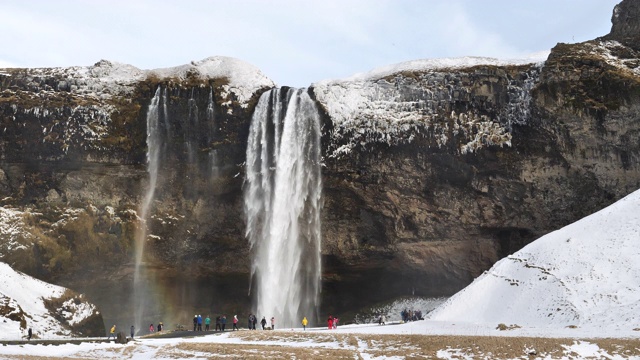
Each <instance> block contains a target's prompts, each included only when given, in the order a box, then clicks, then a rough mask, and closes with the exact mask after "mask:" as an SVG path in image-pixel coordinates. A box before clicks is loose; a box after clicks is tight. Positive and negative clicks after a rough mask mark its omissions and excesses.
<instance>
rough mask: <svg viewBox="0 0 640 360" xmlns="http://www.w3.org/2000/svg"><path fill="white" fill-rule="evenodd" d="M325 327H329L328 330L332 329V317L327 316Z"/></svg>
mask: <svg viewBox="0 0 640 360" xmlns="http://www.w3.org/2000/svg"><path fill="white" fill-rule="evenodd" d="M327 326H328V327H329V330H331V329H333V316H331V315H329V318H328V319H327Z"/></svg>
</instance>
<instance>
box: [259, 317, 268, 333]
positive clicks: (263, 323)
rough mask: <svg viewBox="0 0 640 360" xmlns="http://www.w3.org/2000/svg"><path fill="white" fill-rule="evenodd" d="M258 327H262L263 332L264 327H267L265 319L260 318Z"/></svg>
mask: <svg viewBox="0 0 640 360" xmlns="http://www.w3.org/2000/svg"><path fill="white" fill-rule="evenodd" d="M260 325H262V330H265V326H267V319H265V317H264V316H263V317H262V320H260Z"/></svg>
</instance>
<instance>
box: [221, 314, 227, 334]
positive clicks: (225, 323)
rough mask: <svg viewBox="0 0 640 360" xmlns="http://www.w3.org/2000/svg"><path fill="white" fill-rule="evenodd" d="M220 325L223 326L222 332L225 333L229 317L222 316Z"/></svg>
mask: <svg viewBox="0 0 640 360" xmlns="http://www.w3.org/2000/svg"><path fill="white" fill-rule="evenodd" d="M220 324H221V325H222V331H224V328H225V327H227V315H222V318H221V319H220Z"/></svg>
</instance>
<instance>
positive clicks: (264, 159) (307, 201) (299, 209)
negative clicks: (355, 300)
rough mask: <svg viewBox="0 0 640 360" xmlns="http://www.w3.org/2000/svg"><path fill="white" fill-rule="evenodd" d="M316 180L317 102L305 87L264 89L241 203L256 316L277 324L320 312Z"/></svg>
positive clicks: (318, 180)
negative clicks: (244, 217)
mask: <svg viewBox="0 0 640 360" xmlns="http://www.w3.org/2000/svg"><path fill="white" fill-rule="evenodd" d="M321 182H322V180H321V168H320V119H319V115H318V110H317V108H316V105H315V103H314V101H313V100H312V99H311V98H310V97H309V94H308V93H307V91H306V89H287V88H284V89H273V90H270V91H268V92H266V93H264V94H263V95H262V96H261V97H260V100H259V102H258V105H257V106H256V110H255V113H254V115H253V118H252V121H251V128H250V130H249V139H248V144H247V162H246V183H245V195H244V204H245V213H246V216H247V231H246V235H247V237H248V239H249V242H250V245H251V251H252V256H253V259H252V269H251V270H252V279H251V292H252V295H253V298H254V301H255V304H256V306H255V311H256V315H257V316H258V317H259V318H262V317H263V316H264V317H266V318H267V321H269V319H270V318H271V317H272V316H273V317H275V319H276V327H293V326H296V327H299V326H300V321H301V320H302V317H303V316H306V317H307V318H308V319H309V320H312V319H316V317H317V316H316V315H317V314H316V311H317V307H318V301H319V293H320V274H321V268H320V239H321V236H320V209H321V206H322V190H321V189H322V184H321Z"/></svg>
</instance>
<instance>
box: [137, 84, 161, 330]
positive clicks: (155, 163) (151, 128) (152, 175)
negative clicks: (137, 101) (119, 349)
mask: <svg viewBox="0 0 640 360" xmlns="http://www.w3.org/2000/svg"><path fill="white" fill-rule="evenodd" d="M162 93H163V91H162V90H161V88H160V87H158V89H157V90H156V93H155V96H154V97H153V99H151V103H150V104H149V109H148V110H147V172H148V173H149V187H148V188H147V192H146V193H145V195H144V199H143V200H142V204H141V205H140V222H141V223H140V226H138V229H137V230H136V237H135V270H134V275H133V287H134V314H135V322H134V326H135V328H136V330H137V331H140V330H141V329H142V327H143V323H142V320H143V319H144V312H145V309H148V308H149V307H150V305H151V303H150V302H151V301H153V298H152V297H151V296H149V293H150V289H149V283H148V280H147V278H146V276H145V271H144V266H143V261H144V258H143V255H144V243H145V241H146V238H147V220H148V218H149V211H150V209H151V203H152V202H153V197H154V194H155V190H156V185H157V182H158V167H159V163H160V146H161V144H160V130H161V129H160V128H159V124H160V116H164V117H165V119H166V111H165V109H166V102H164V101H161V98H162ZM165 96H166V94H165ZM161 102H162V103H163V106H162V107H161V106H160V103H161ZM161 112H162V114H161Z"/></svg>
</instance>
